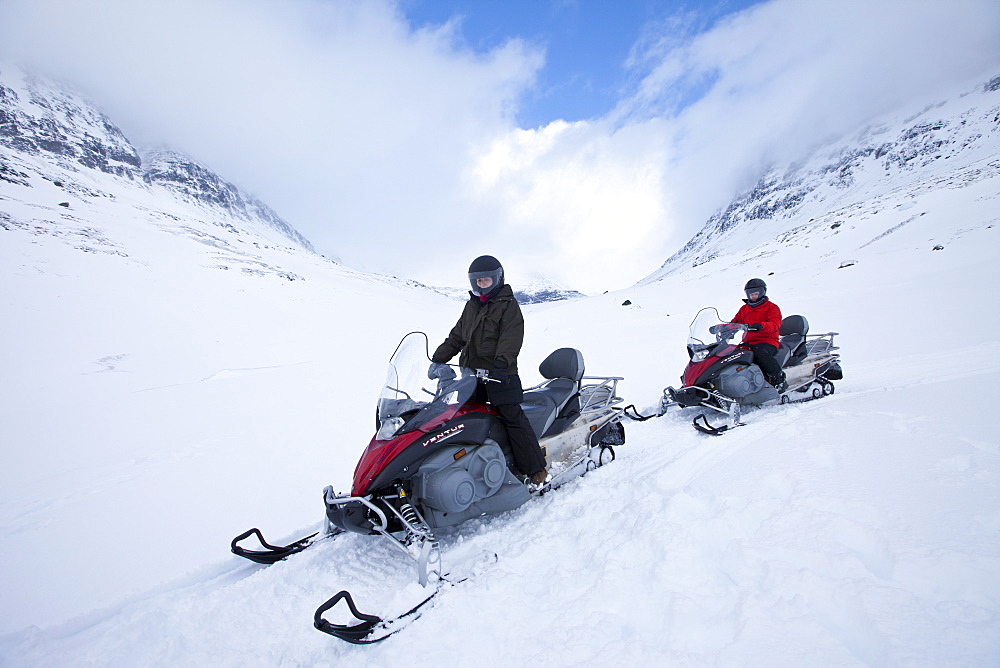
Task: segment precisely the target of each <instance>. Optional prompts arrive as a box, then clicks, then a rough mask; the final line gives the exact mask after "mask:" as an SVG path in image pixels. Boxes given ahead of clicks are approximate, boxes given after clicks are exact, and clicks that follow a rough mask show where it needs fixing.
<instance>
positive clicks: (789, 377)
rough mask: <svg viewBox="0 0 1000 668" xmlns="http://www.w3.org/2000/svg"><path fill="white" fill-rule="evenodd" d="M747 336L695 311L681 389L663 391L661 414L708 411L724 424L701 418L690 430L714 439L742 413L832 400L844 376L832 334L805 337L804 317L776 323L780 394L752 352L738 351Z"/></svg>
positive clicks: (709, 313) (715, 315) (707, 312)
mask: <svg viewBox="0 0 1000 668" xmlns="http://www.w3.org/2000/svg"><path fill="white" fill-rule="evenodd" d="M746 331H747V326H746V325H744V324H742V323H733V322H725V321H723V320H722V319H721V318H720V317H719V312H718V311H717V310H716V309H715V308H711V307H709V308H703V309H702V310H701V311H699V312H698V314H697V315H696V316H695V318H694V320H693V321H692V322H691V327H690V331H689V335H688V342H687V351H688V357H690V362H688V365H687V367H686V368H685V369H684V374H683V375H682V376H681V383H683V385H682V387H681V388H680V389H675V388H673V387H667V388H666V389H664V390H663V397H662V399H661V400H660V414H663V413H665V412H666V411H667V410H668V409H669V408H670V407H671V406H680V407H681V408H688V407H701V408H707V409H710V411H712V413H711V414H712V415H713V416H718V415H719V414H721V415H723V416H725V418H726V420H725V422H724V423H722V424H716V425H713V424H712V422H711V421H709V419H708V413H701V414H699V415H698V416H697V417H695V418H694V421H693V422H692V424H693V425H694V428H695V429H697V430H698V431H700V432H702V433H705V434H710V435H713V436H717V435H719V434H722V433H723V432H725V431H727V430H729V429H732V428H734V427H737V426H739V425H740V424H741V422H740V417H741V415H742V410H743V409H744V408H747V407H758V406H769V405H774V404H778V403H782V404H787V403H790V402H798V401H808V400H811V399H818V398H820V397H823V396H826V395H829V394H833V392H834V385H833V381H835V380H840V379H841V378H843V376H844V374H843V370H842V369H841V366H840V355H839V353H837V352H836V351H837V350H839V348H837V347H836V346H835V345H834V343H833V337H834V336H836V335H837V332H828V333H826V334H809V323H808V321H807V320H806V319H805V317H803V316H801V315H791V316H788V317H787V318H784V319H783V320H782V321H781V329H780V332H779V335H780V339H779V341H780V345H779V347H778V352H777V354H776V355H775V359H777V361H778V363H779V364H781V367H782V369H783V370H784V372H785V382H786V383H787V387H785V388H783V389H782V391H780V392H779V391H778V390H777V389H776V388H775V387H773V386H772V385H771V384H770V383H768V382H767V381H766V380H765V379H764V374H763V372H762V371H761V370H760V367H758V366H757V365H756V364H754V361H753V352H752V351H751V350H750V349H749V348H747V347H745V346H742V345H741V342H742V340H743V334H744V332H746Z"/></svg>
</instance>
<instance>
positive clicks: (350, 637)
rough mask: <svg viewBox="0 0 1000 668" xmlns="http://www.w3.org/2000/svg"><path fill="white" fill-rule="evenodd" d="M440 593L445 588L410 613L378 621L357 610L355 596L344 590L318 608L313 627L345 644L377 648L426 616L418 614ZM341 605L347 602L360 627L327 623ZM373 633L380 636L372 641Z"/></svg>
mask: <svg viewBox="0 0 1000 668" xmlns="http://www.w3.org/2000/svg"><path fill="white" fill-rule="evenodd" d="M440 591H441V588H440V587H439V588H438V589H436V590H434V593H433V594H431V595H430V596H428V597H427V598H425V599H424V600H423V601H421V602H420V603H418V604H417V605H415V606H414V607H412V608H410V609H409V610H408V611H407V612H404V613H403V614H402V615H400V616H399V617H394V618H392V619H382V618H381V617H377V616H375V615H368V614H365V613H363V612H360V611H359V610H358V608H357V606H356V605H354V599H353V598H352V597H351V593H350V592H348V591H347V590H342V591H340V592H338V593H337V594H336V595H335V596H333V597H332V598H330V599H329V600H327V601H326V603H324V604H323V605H321V606H319V607H318V608H316V612H315V614H313V626H315V627H316V629H317V630H319V631H322V632H323V633H326V634H329V635H331V636H333V637H334V638H339V639H340V640H343V641H344V642H349V643H351V644H352V645H374V644H375V643H377V642H382V641H383V640H385V639H386V638H388V637H389V636H391V635H393V634H396V633H399V632H400V631H402V630H403V629H405V628H406V627H407V626H409V625H410V624H412V623H413V622H415V621H416V620H417V619H419V618H420V615H421V614H422V613H420V612H418V611H419V610H420V608H422V607H424V605H426V604H427V603H429V602H430V601H431V600H432V599H433V598H434V597H435V596H437V595H438V593H440ZM340 601H345V602H346V603H347V607H348V608H349V609H350V610H351V614H352V615H354V617H355V619H357V620H358V623H357V624H350V625H349V624H334V623H333V622H329V621H327V620H325V619H323V613H325V612H326V611H328V610H330V609H331V608H332V607H334V606H335V605H337V603H339V602H340ZM411 616H412V617H411ZM408 617H410V619H407V618H408ZM404 619H407V621H406V622H402V620H404ZM389 629H391V630H389ZM386 631H388V633H386ZM373 633H376V634H379V635H376V637H374V638H369V636H370V635H372V634H373Z"/></svg>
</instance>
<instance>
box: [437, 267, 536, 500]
mask: <svg viewBox="0 0 1000 668" xmlns="http://www.w3.org/2000/svg"><path fill="white" fill-rule="evenodd" d="M469 282H470V283H471V285H472V292H470V293H469V301H467V302H466V303H465V309H464V310H463V311H462V316H461V317H460V318H459V319H458V322H457V323H456V324H455V326H454V327H453V328H452V330H451V332H450V333H449V334H448V337H447V338H446V339H445V340H444V342H442V343H441V345H439V346H438V347H437V350H435V351H434V354H433V355H431V360H432V362H433V364H431V368H430V370H429V371H428V375H429V376H430V377H431V378H435V377H437V374H438V373H439V372H440V371H441V366H442V365H443V364H445V363H446V362H448V361H449V360H450V359H451V358H453V357H454V356H455V354H456V353H460V355H459V358H458V362H459V364H460V365H462V366H464V367H466V368H470V369H486V370H487V371H489V372H490V378H492V379H494V380H498V381H500V382H499V383H493V382H488V383H486V393H487V398H488V400H489V402H490V403H491V404H493V406H495V407H496V408H497V410H498V411H499V413H500V420H501V422H503V425H504V427H506V429H507V436H508V440H509V442H510V448H511V453H512V454H513V456H514V466H516V467H517V469H518V470H519V471H520V472H521V473H522V474H524V475H526V476H528V478H529V479H530V480H531V482H532V483H533V484H535V485H541V484H542V483H544V482H545V478H546V475H547V474H546V471H545V455H544V454H542V449H541V447H539V445H538V438H537V437H535V432H534V431H532V429H531V425H530V424H529V423H528V418H527V416H525V414H524V411H523V410H522V409H521V400H522V398H523V390H522V388H521V379H520V377H518V375H517V356H518V353H520V352H521V343H522V342H523V341H524V317H523V316H522V315H521V307H520V306H519V305H518V303H517V299H515V298H514V291H513V290H511V288H510V286H509V285H506V284H505V283H504V280H503V267H502V266H501V264H500V262H499V260H497V259H496V258H494V257H492V256H490V255H483V256H481V257H478V258H476V259H475V260H474V261H473V262H472V265H471V266H470V267H469Z"/></svg>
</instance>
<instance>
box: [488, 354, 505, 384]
mask: <svg viewBox="0 0 1000 668" xmlns="http://www.w3.org/2000/svg"><path fill="white" fill-rule="evenodd" d="M490 378H492V379H493V380H499V381H500V382H501V383H503V382H505V381H506V380H507V363H506V362H503V361H501V360H497V361H495V362H493V371H491V372H490Z"/></svg>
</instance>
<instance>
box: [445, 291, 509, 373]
mask: <svg viewBox="0 0 1000 668" xmlns="http://www.w3.org/2000/svg"><path fill="white" fill-rule="evenodd" d="M470 295H471V293H470ZM523 342H524V316H522V315H521V307H520V306H519V305H518V303H517V299H515V298H514V291H513V290H511V288H510V286H509V285H503V286H501V288H500V291H499V292H497V294H495V295H493V297H492V298H491V299H490V300H489V301H488V302H486V303H485V304H484V303H482V302H481V301H479V297H477V296H475V295H471V298H470V299H469V301H467V302H466V303H465V310H464V311H462V317H460V318H459V319H458V322H457V323H456V324H455V326H454V327H453V328H452V330H451V333H450V334H448V338H446V339H445V340H444V343H442V344H441V345H440V346H438V347H437V350H435V351H434V354H433V355H432V356H431V359H432V360H433V361H434V362H437V363H439V364H444V363H446V362H448V361H449V360H450V359H451V358H452V357H454V356H455V355H456V354H457V353H461V355H460V356H459V358H458V363H459V364H460V365H461V366H464V367H466V368H469V369H486V370H487V371H493V368H494V367H493V363H494V362H495V361H497V360H499V361H502V362H505V363H506V364H507V372H508V373H509V374H511V375H515V374H517V355H518V353H520V352H521V344H522V343H523Z"/></svg>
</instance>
